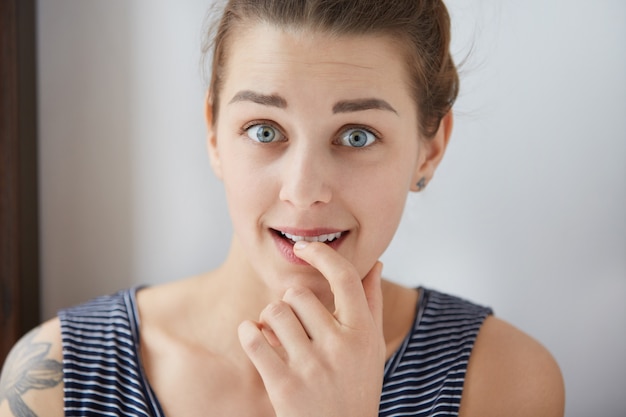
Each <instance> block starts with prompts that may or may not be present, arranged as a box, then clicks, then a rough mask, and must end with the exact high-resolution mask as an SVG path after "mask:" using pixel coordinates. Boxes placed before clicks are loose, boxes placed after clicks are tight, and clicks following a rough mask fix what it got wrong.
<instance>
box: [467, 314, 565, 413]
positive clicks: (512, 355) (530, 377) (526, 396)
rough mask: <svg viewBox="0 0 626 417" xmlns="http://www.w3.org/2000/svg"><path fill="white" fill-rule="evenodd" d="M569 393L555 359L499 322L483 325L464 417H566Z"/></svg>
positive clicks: (469, 375)
mask: <svg viewBox="0 0 626 417" xmlns="http://www.w3.org/2000/svg"><path fill="white" fill-rule="evenodd" d="M564 401H565V390H564V385H563V378H562V376H561V371H560V369H559V367H558V365H557V363H556V361H555V360H554V358H553V357H552V355H551V354H550V353H549V352H548V351H547V349H546V348H544V347H543V346H542V345H541V344H539V343H538V342H537V341H536V340H534V339H533V338H531V337H530V336H528V335H527V334H525V333H523V332H522V331H520V330H518V329H516V328H515V327H513V326H512V325H510V324H508V323H506V322H504V321H502V320H500V319H498V318H495V317H488V318H487V319H486V320H485V323H484V324H483V326H482V328H481V330H480V333H479V334H478V338H477V339H476V344H475V346H474V350H473V351H472V355H471V357H470V362H469V365H468V370H467V375H466V379H465V386H464V389H463V398H462V400H461V410H460V414H459V415H460V416H461V417H474V416H481V417H490V416H503V415H506V416H511V417H530V416H532V417H557V416H558V417H562V416H563V414H564Z"/></svg>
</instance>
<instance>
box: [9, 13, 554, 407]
mask: <svg viewBox="0 0 626 417" xmlns="http://www.w3.org/2000/svg"><path fill="white" fill-rule="evenodd" d="M250 51H254V52H253V53H252V52H250ZM226 74H227V77H226V79H225V80H224V86H223V91H221V93H220V97H221V100H222V101H221V102H220V114H219V115H217V117H216V116H215V115H214V114H213V110H212V107H211V105H210V104H207V108H206V117H207V125H208V127H209V134H208V148H209V156H210V160H211V164H212V166H213V169H214V171H215V173H216V175H217V176H218V177H219V178H220V179H221V180H222V181H223V183H224V189H225V191H226V196H227V199H228V204H229V209H230V214H231V217H232V221H233V227H234V231H235V233H234V236H233V239H232V242H231V248H230V252H229V255H228V257H227V259H226V260H225V262H224V263H223V264H222V265H221V266H220V268H218V269H216V270H214V271H211V272H209V273H207V274H204V275H201V276H197V277H192V278H189V279H186V280H181V281H176V282H173V283H170V284H165V285H160V286H154V287H149V288H146V289H143V290H142V291H140V292H139V293H138V304H139V312H140V316H141V360H142V364H143V366H144V368H145V371H146V373H147V376H148V379H149V381H150V383H151V385H152V387H153V389H154V391H155V392H156V394H157V397H158V398H159V400H160V402H161V405H162V407H163V409H164V411H165V413H166V414H167V415H168V416H178V415H181V416H182V415H185V416H204V415H206V410H211V411H212V412H213V413H214V415H249V416H285V417H286V416H289V417H298V416H330V415H341V416H358V417H363V416H376V415H377V410H378V399H379V396H380V390H381V384H382V373H383V365H384V361H385V359H386V358H388V357H389V356H390V355H391V354H392V353H393V352H394V351H395V350H396V349H397V348H398V346H399V345H400V343H401V341H402V340H403V338H404V337H405V335H406V334H407V332H408V331H409V329H410V326H411V323H412V321H413V316H414V312H415V306H416V302H417V292H416V291H415V290H412V289H408V288H404V287H401V286H398V285H396V284H393V283H390V282H388V281H385V280H383V279H381V271H382V265H381V264H380V263H379V262H378V258H379V257H380V255H381V254H382V252H383V251H384V250H385V248H386V247H387V245H388V243H389V242H390V240H391V238H392V236H393V234H394V232H395V230H396V228H397V225H398V222H399V220H400V216H401V213H402V210H403V207H404V203H405V199H406V196H407V194H408V193H409V192H411V191H418V189H417V186H416V184H417V182H418V181H419V179H421V178H422V177H424V178H426V180H427V182H428V181H429V180H430V179H431V178H432V176H433V174H434V171H435V169H436V167H437V165H438V164H439V162H440V160H441V158H442V157H443V154H444V151H445V148H446V145H447V143H448V139H449V136H450V132H451V129H452V115H451V114H449V115H447V116H446V117H445V118H444V119H443V120H442V122H441V125H440V128H439V131H438V132H437V134H436V135H435V137H433V138H430V139H428V140H426V139H424V138H421V137H420V135H419V132H418V128H417V120H416V114H417V112H416V108H415V103H414V102H413V101H412V99H411V97H410V96H409V95H408V89H407V88H406V78H405V77H406V73H405V70H404V61H403V56H402V55H401V54H400V52H399V51H397V50H395V49H394V46H393V43H392V42H390V40H389V39H386V38H384V37H375V36H370V37H339V38H337V37H335V38H333V37H330V36H327V35H325V34H323V33H310V32H300V33H298V32H294V31H288V32H285V31H281V30H278V29H276V28H273V27H271V26H265V25H258V26H253V27H250V28H248V29H247V30H244V31H239V32H238V33H237V37H236V38H235V39H234V41H233V44H232V45H231V49H230V55H229V60H228V63H227V69H226ZM251 92H252V93H253V94H251ZM372 99H375V100H374V101H372ZM376 100H378V101H376ZM383 102H384V104H381V103H383ZM364 103H365V104H364ZM263 126H270V127H271V129H275V130H274V131H272V132H273V133H277V135H275V138H276V141H275V142H270V143H259V142H258V140H257V139H258V136H257V135H256V134H257V133H258V132H259V128H260V127H263ZM355 128H357V129H360V130H363V129H366V130H368V131H371V132H376V135H377V138H376V140H374V141H373V142H372V143H371V144H369V142H368V146H365V147H362V148H355V147H353V146H348V145H349V141H348V142H346V140H345V138H346V137H347V136H346V135H347V134H348V133H350V132H353V131H351V130H350V129H355ZM348 136H349V135H348ZM366 136H367V135H366ZM367 137H368V138H370V137H369V136H367ZM368 140H369V139H368ZM381 213H384V215H381ZM274 229H281V230H282V229H289V230H291V231H292V232H293V231H297V232H300V233H308V232H315V231H319V230H322V229H323V230H325V232H324V233H326V232H328V231H329V230H333V231H342V232H343V235H342V238H341V240H340V241H338V242H336V243H335V245H334V246H333V244H331V245H328V244H325V243H320V242H313V243H308V244H306V243H304V242H301V243H299V244H297V245H295V246H294V249H293V253H288V254H287V255H288V256H285V253H284V252H281V250H279V248H280V247H284V246H280V243H279V244H277V242H280V240H277V235H276V232H275V231H274ZM296 234H297V233H296ZM337 243H338V244H337ZM25 357H30V358H34V359H33V360H32V361H30V362H29V361H24V360H21V359H19V358H25ZM16 358H18V359H16ZM60 361H61V343H60V335H59V325H58V319H55V320H52V321H50V322H47V323H45V324H44V325H42V326H41V328H40V329H38V330H37V332H36V333H35V334H34V335H31V336H27V337H26V338H25V339H23V341H21V342H20V343H19V344H18V345H16V347H15V348H14V353H13V354H12V356H11V357H10V358H9V359H8V361H7V363H6V364H5V370H4V371H3V375H2V379H1V380H0V387H2V388H0V389H1V390H2V391H0V417H4V416H10V415H16V416H22V415H24V416H25V415H40V416H44V415H45V416H50V415H62V401H63V393H62V386H63V383H62V382H60V380H59V374H58V366H57V365H58V364H60ZM55 363H56V365H55ZM42 364H46V365H47V367H46V369H51V370H52V371H51V372H50V373H48V374H46V376H45V379H46V383H41V381H39V382H38V383H37V384H35V383H34V382H33V381H31V380H27V381H29V382H27V383H26V385H24V384H22V385H18V384H16V383H15V382H14V381H18V380H25V379H24V378H21V377H20V375H29V372H32V371H33V370H36V369H40V368H41V366H42ZM20 378H21V379H20ZM563 395H564V394H563V382H562V379H561V374H560V371H559V370H558V367H557V365H556V363H555V362H554V359H553V358H552V357H551V356H550V355H549V353H548V352H547V351H546V350H545V349H544V348H543V347H542V346H541V345H539V344H538V343H537V342H535V341H534V340H533V339H532V338H530V337H528V336H527V335H525V334H524V333H522V332H520V331H519V330H517V329H515V328H514V327H512V326H510V325H509V324H507V323H505V322H503V321H501V320H499V319H496V318H494V317H490V318H488V319H487V320H486V321H485V323H484V325H483V327H482V329H481V331H480V333H479V336H478V339H477V341H476V346H475V348H474V350H473V352H472V355H471V358H470V363H469V367H468V373H467V376H466V381H465V387H464V395H463V399H462V403H461V413H460V415H461V416H463V417H473V416H487V417H489V416H502V415H507V416H529V417H530V416H533V417H537V416H562V415H563ZM16 396H18V397H19V399H20V400H22V402H23V403H24V404H25V405H26V406H27V407H29V409H30V411H32V414H28V413H26V412H22V411H18V412H16V411H15V409H13V410H12V409H11V408H10V407H9V401H7V400H5V399H6V398H9V397H11V398H13V399H15V398H16ZM13 403H15V401H13ZM42 404H51V405H53V406H49V405H48V406H46V407H43V406H42ZM14 408H15V407H14Z"/></svg>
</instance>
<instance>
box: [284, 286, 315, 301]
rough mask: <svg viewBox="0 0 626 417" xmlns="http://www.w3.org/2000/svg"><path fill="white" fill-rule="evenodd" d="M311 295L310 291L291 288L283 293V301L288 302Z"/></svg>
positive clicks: (303, 288) (301, 288)
mask: <svg viewBox="0 0 626 417" xmlns="http://www.w3.org/2000/svg"><path fill="white" fill-rule="evenodd" d="M310 294H311V290H310V289H308V288H305V287H291V288H288V289H287V291H285V295H284V296H283V300H284V301H287V302H289V301H290V300H297V299H301V298H306V297H308V296H309V295H310Z"/></svg>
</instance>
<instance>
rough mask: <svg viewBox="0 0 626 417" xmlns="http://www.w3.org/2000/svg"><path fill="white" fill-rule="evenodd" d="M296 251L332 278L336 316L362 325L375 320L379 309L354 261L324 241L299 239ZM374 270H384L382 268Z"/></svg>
mask: <svg viewBox="0 0 626 417" xmlns="http://www.w3.org/2000/svg"><path fill="white" fill-rule="evenodd" d="M294 252H295V254H296V255H297V256H298V257H300V258H301V259H303V260H305V261H307V262H308V263H309V264H310V265H311V266H313V267H314V268H316V269H317V270H318V271H320V272H321V274H322V275H323V276H324V277H325V278H326V279H327V280H328V283H329V284H330V289H331V291H332V292H333V296H334V299H335V317H336V318H337V319H338V320H339V322H340V323H343V324H346V325H348V326H351V327H352V326H354V327H359V325H361V324H363V323H364V320H367V321H368V322H371V320H372V318H373V315H376V314H377V312H374V311H371V309H370V303H369V302H368V298H367V296H366V294H365V290H364V288H363V283H362V281H361V276H360V275H359V273H358V271H357V270H356V268H355V267H354V265H352V264H351V263H350V262H349V261H348V260H347V259H346V258H344V257H343V256H341V255H340V254H339V253H338V252H337V251H335V250H334V249H332V248H331V247H329V246H328V245H326V244H324V243H320V242H306V241H300V242H297V243H296V244H295V245H294ZM373 272H374V273H377V274H380V268H376V270H375V271H373ZM374 320H375V321H376V319H374Z"/></svg>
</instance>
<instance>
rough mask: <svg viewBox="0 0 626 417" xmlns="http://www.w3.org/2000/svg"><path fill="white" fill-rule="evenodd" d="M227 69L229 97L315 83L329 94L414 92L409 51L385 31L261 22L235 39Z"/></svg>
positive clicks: (226, 87)
mask: <svg viewBox="0 0 626 417" xmlns="http://www.w3.org/2000/svg"><path fill="white" fill-rule="evenodd" d="M224 69H225V71H224V73H223V76H224V78H223V81H224V84H223V86H224V93H225V96H226V97H227V96H228V94H229V91H230V92H232V91H235V90H239V89H252V90H259V89H260V88H261V89H262V88H271V89H277V88H291V87H293V88H305V87H306V86H309V85H312V84H314V85H315V91H318V92H319V93H325V94H329V93H331V92H332V93H343V94H357V95H366V96H368V95H380V94H383V93H384V94H385V95H387V96H390V95H398V94H404V95H406V96H407V97H408V96H409V88H408V85H409V83H408V82H407V81H408V77H407V71H406V59H405V55H404V54H403V52H402V48H401V47H400V46H398V44H397V42H396V41H395V40H394V39H393V38H391V37H388V36H383V35H349V36H348V35H332V34H328V33H325V32H319V31H312V30H306V29H300V30H297V29H281V28H277V27H275V26H272V25H268V24H256V25H252V26H250V27H246V28H244V30H241V31H237V32H236V33H235V34H234V36H233V37H232V38H231V41H230V44H229V48H228V53H227V61H226V62H225V65H224ZM265 92H266V93H271V92H274V91H265ZM226 97H224V98H226Z"/></svg>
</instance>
